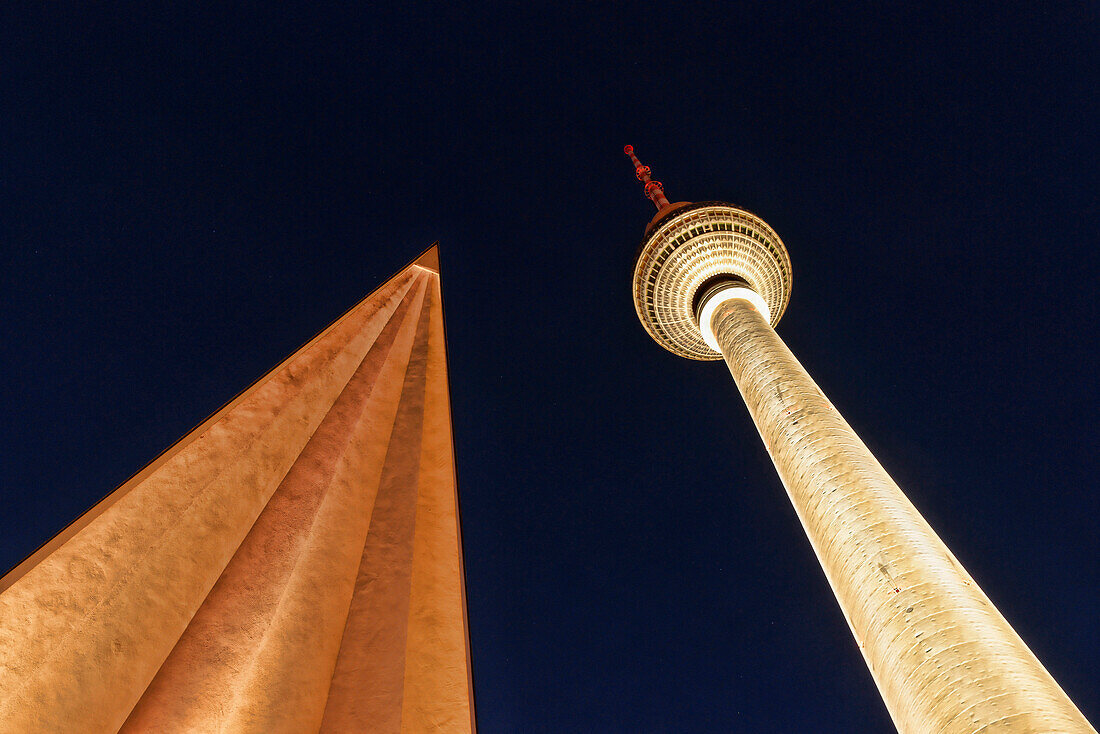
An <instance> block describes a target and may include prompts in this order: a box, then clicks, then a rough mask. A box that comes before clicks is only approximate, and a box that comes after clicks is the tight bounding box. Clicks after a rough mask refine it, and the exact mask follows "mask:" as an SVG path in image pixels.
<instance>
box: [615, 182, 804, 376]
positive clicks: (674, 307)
mask: <svg viewBox="0 0 1100 734" xmlns="http://www.w3.org/2000/svg"><path fill="white" fill-rule="evenodd" d="M724 280H727V281H731V282H732V284H738V285H742V287H743V286H744V285H747V286H748V287H749V288H750V289H751V290H753V291H755V292H756V293H757V294H759V295H760V297H761V298H762V299H763V301H764V303H765V304H766V305H767V310H768V312H769V313H768V314H767V315H766V317H770V321H771V325H772V326H775V325H776V324H777V323H778V322H779V319H780V317H782V316H783V312H784V311H785V310H786V308H787V301H788V300H790V297H791V258H790V256H789V255H788V254H787V248H786V247H784V246H783V241H782V240H781V239H779V235H777V234H776V233H775V230H773V229H772V228H771V227H769V226H768V225H767V223H766V222H765V221H764V220H763V219H761V218H760V217H758V216H756V215H755V214H753V213H751V212H748V211H746V210H744V209H741V208H739V207H736V206H733V205H732V204H727V203H724V202H720V201H705V202H700V203H697V204H691V203H687V202H680V203H677V204H670V205H668V206H666V207H663V208H662V209H661V210H659V211H658V212H657V215H656V216H655V217H654V218H653V221H651V222H650V223H649V226H648V227H646V231H645V236H644V238H643V240H642V245H641V247H640V248H639V249H638V254H637V256H636V257H635V259H634V308H635V310H636V311H637V312H638V318H639V319H640V320H641V322H642V326H644V327H645V330H646V331H648V332H649V335H650V336H652V337H653V338H654V339H655V340H656V341H657V343H658V344H660V345H661V346H662V347H664V348H665V349H667V350H669V351H670V352H672V353H673V354H678V355H680V356H681V357H687V358H688V359H698V360H718V359H722V355H721V353H719V352H718V351H716V350H715V349H713V348H711V347H710V346H709V345H708V344H707V342H706V341H705V340H704V338H703V334H702V332H701V330H700V328H699V321H698V318H697V316H698V315H697V313H696V312H697V309H698V308H699V306H700V305H701V304H700V299H701V298H702V297H703V295H704V294H705V293H704V292H707V291H710V290H711V289H712V287H713V286H715V285H717V284H719V283H721V282H722V281H724ZM738 281H743V283H738Z"/></svg>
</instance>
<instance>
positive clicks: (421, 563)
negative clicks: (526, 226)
mask: <svg viewBox="0 0 1100 734" xmlns="http://www.w3.org/2000/svg"><path fill="white" fill-rule="evenodd" d="M449 411H450V398H449V394H448V391H447V368H446V355H445V348H444V340H443V318H442V299H441V292H440V283H439V276H438V257H437V254H436V252H435V248H432V249H431V250H429V251H428V252H427V253H425V255H424V256H422V258H421V260H418V261H417V263H414V264H412V265H410V266H409V267H408V268H406V269H405V270H403V271H402V272H400V273H398V274H397V275H396V276H395V277H394V278H393V279H391V280H390V281H389V282H387V283H386V284H384V285H383V286H382V287H381V288H379V289H378V290H377V291H375V292H374V293H372V294H371V295H370V296H368V297H367V298H366V299H364V300H363V301H362V302H361V303H359V304H358V305H357V306H356V307H355V308H353V309H352V310H351V311H349V312H348V313H347V314H346V315H345V316H344V317H342V318H341V319H340V320H339V321H337V322H336V323H335V324H333V325H332V326H331V327H329V328H328V329H327V330H325V331H324V332H322V334H320V335H319V336H318V337H317V338H315V339H314V340H313V341H311V342H310V343H309V344H307V345H306V346H304V347H303V348H302V349H301V350H299V351H298V352H297V353H295V354H294V355H293V356H291V357H290V358H289V359H287V360H286V361H285V362H284V363H283V364H281V365H280V366H279V367H277V368H276V369H275V370H273V371H272V372H271V373H269V374H268V375H266V376H265V377H264V378H262V379H261V380H260V381H258V382H257V383H256V384H255V385H253V386H252V387H251V388H250V389H249V390H247V391H246V392H245V393H243V394H242V395H241V396H240V397H238V398H237V399H236V400H234V401H233V402H232V403H230V404H229V405H228V406H226V407H225V408H223V409H222V410H221V411H219V412H218V413H217V414H215V415H214V416H212V417H211V418H210V419H209V420H207V421H206V422H204V423H203V424H202V425H200V426H199V427H198V428H196V429H195V430H194V431H193V432H192V433H190V434H188V436H186V437H184V438H183V439H182V440H181V441H180V442H179V443H177V444H176V445H175V446H174V447H173V448H172V449H170V450H169V451H168V452H166V453H165V454H164V455H163V456H161V457H160V458H158V459H157V460H156V461H154V462H153V463H152V464H151V465H150V466H149V467H147V468H146V469H145V470H144V471H142V472H141V473H139V474H138V475H137V476H135V477H134V478H133V479H132V480H131V481H129V482H127V483H126V484H125V485H124V486H122V487H120V488H119V489H118V490H117V491H115V492H114V493H113V494H112V495H110V496H109V497H108V498H107V499H105V500H104V501H103V502H101V503H99V504H98V505H97V506H96V507H95V508H93V509H92V510H91V511H89V512H88V513H87V514H85V515H84V516H83V517H81V518H80V519H79V520H78V521H77V522H75V523H74V524H73V525H72V526H70V527H69V528H67V529H66V530H65V531H64V532H62V533H61V534H60V535H59V536H58V537H57V538H55V539H54V540H53V541H51V542H50V543H48V544H47V545H46V546H45V547H43V549H42V550H40V551H39V552H38V553H36V554H35V555H34V556H32V557H31V558H29V559H27V561H25V562H24V563H22V564H20V565H19V566H18V567H17V568H16V569H14V570H13V571H12V572H11V573H9V574H8V575H7V576H5V577H4V578H3V579H2V580H0V732H13V733H14V732H19V733H20V734H29V733H31V732H61V731H64V732H106V731H123V732H166V731H173V732H174V731H180V732H182V731H188V732H307V731H321V730H324V731H333V732H337V731H338V732H359V731H362V732H368V731H369V732H434V731H446V732H469V731H473V728H474V724H473V710H472V691H471V682H470V666H469V645H468V636H467V632H466V620H465V600H464V597H463V582H462V559H461V545H460V540H459V527H458V507H457V496H456V484H455V476H454V461H453V453H452V448H451V428H450V426H451V422H450V412H449Z"/></svg>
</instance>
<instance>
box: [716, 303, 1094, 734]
mask: <svg viewBox="0 0 1100 734" xmlns="http://www.w3.org/2000/svg"><path fill="white" fill-rule="evenodd" d="M709 318H710V323H709V324H703V325H702V326H703V330H704V332H705V331H706V330H707V327H710V329H712V330H713V331H712V333H713V334H714V335H715V337H716V340H717V343H718V346H719V347H720V349H721V352H722V355H723V357H724V358H725V360H726V364H727V365H728V366H729V369H730V372H731V374H732V375H733V378H734V380H735V381H736V383H737V387H738V389H739V390H740V391H741V395H742V397H743V398H744V399H745V403H746V405H747V406H748V409H749V412H750V413H751V415H752V419H753V422H754V423H755V424H756V427H757V429H758V430H759V432H760V436H761V438H762V439H763V440H764V445H765V446H766V447H767V450H768V453H769V454H770V455H771V457H772V460H773V462H774V463H775V467H776V469H777V470H778V472H779V476H780V478H781V479H782V480H783V485H784V486H785V487H786V489H787V493H788V495H789V496H790V498H791V502H792V503H793V504H794V508H795V511H796V512H797V513H798V517H799V519H800V520H801V522H802V525H803V527H804V528H805V530H806V534H807V536H809V539H810V543H811V544H812V545H813V549H814V552H815V553H816V554H817V557H818V560H819V561H820V562H821V566H822V568H823V569H824V571H825V575H826V577H827V578H828V580H829V584H830V585H831V586H832V588H833V592H834V593H835V594H836V598H837V601H838V602H839V603H840V607H841V609H842V611H843V612H844V616H845V618H846V619H847V621H848V624H849V626H850V627H851V629H852V632H853V634H854V635H855V638H856V641H857V643H858V644H859V648H860V650H861V651H862V653H863V656H864V658H865V659H866V661H867V664H868V666H869V667H870V669H871V674H872V676H873V677H874V679H875V682H876V684H877V685H878V687H879V689H880V691H881V693H882V696H883V699H884V700H885V702H886V707H887V708H888V709H889V711H890V715H891V716H892V717H893V720H894V723H895V725H896V726H897V727H898V729H899V730H900V731H902V732H905V733H906V734H909V733H915V732H928V733H930V734H931V733H933V732H935V733H937V734H953V733H958V734H963V733H966V734H976V733H977V732H986V731H993V730H997V731H1002V730H1003V731H1013V732H1040V731H1042V732H1054V731H1057V732H1094V731H1095V730H1094V729H1093V728H1092V727H1091V726H1090V725H1089V723H1088V722H1087V721H1086V720H1085V718H1084V716H1083V715H1082V714H1081V712H1080V711H1079V710H1078V709H1077V708H1076V707H1075V706H1074V705H1073V703H1072V702H1071V701H1070V700H1069V698H1068V697H1067V696H1066V694H1065V693H1064V692H1063V691H1062V689H1061V688H1060V687H1059V686H1058V684H1057V683H1056V682H1055V681H1054V679H1053V678H1052V677H1051V676H1050V674H1049V673H1047V671H1046V669H1044V668H1043V666H1042V664H1041V663H1040V662H1039V661H1038V659H1036V657H1035V656H1034V655H1033V654H1032V652H1031V651H1030V650H1029V649H1028V648H1027V646H1026V645H1025V644H1024V642H1023V641H1022V640H1021V639H1020V637H1019V636H1018V635H1017V634H1016V633H1015V631H1014V630H1013V629H1012V628H1011V627H1010V626H1009V624H1008V622H1007V621H1005V619H1004V617H1002V616H1001V614H1000V613H999V612H998V611H997V609H996V608H995V607H994V606H993V604H992V603H991V602H990V601H989V599H988V598H987V597H986V596H985V594H984V593H983V592H982V590H981V589H980V588H978V585H977V584H976V583H974V580H973V579H972V578H971V577H970V576H969V574H967V572H966V571H965V570H964V569H963V567H962V566H961V565H960V564H959V562H958V561H957V560H956V559H955V557H954V556H953V555H952V554H951V551H950V550H948V548H947V546H946V545H944V543H943V542H942V541H941V540H940V539H939V537H938V536H937V535H936V533H935V532H934V531H933V530H932V528H931V527H930V526H929V525H928V523H927V522H925V520H924V518H922V517H921V515H920V513H918V512H917V510H916V508H914V507H913V505H912V504H911V503H910V502H909V500H908V499H907V498H906V497H905V495H904V494H903V493H902V491H901V489H900V488H899V487H898V485H897V484H896V483H895V482H894V481H893V480H892V479H891V478H890V476H889V475H888V474H887V473H886V471H885V470H884V469H883V468H882V466H881V465H880V464H879V463H878V461H877V460H876V459H875V457H874V456H873V455H872V454H871V452H870V451H869V450H868V449H867V447H866V446H865V445H864V444H863V442H862V441H860V439H859V437H858V436H857V435H856V433H855V431H853V430H852V428H851V426H849V425H848V423H847V422H845V420H844V418H843V417H841V415H840V413H839V412H837V410H836V409H835V408H834V407H833V405H832V403H830V402H829V400H828V399H827V398H826V397H825V395H824V393H822V392H821V390H820V388H818V386H817V385H816V384H815V383H814V381H813V380H812V379H811V378H810V376H809V374H807V372H806V370H805V369H803V367H802V365H801V364H799V362H798V360H797V359H795V357H794V355H793V354H792V353H791V352H790V350H789V349H788V348H787V346H786V345H785V344H784V343H783V341H782V340H781V339H780V338H779V336H778V335H777V334H776V333H775V331H774V330H773V329H772V327H771V326H770V325H769V323H768V321H767V320H766V319H765V318H764V317H763V316H762V315H761V314H760V313H759V312H758V311H757V310H756V308H754V307H753V305H752V304H751V303H750V302H749V301H748V300H743V299H740V298H737V299H731V300H726V301H725V302H724V303H721V304H720V305H718V306H717V308H715V309H714V310H713V314H712V315H710V316H709Z"/></svg>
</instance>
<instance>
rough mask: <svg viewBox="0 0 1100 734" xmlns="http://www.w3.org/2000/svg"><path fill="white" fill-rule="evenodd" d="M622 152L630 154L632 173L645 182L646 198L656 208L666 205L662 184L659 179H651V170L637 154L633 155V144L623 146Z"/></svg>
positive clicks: (666, 200) (666, 199)
mask: <svg viewBox="0 0 1100 734" xmlns="http://www.w3.org/2000/svg"><path fill="white" fill-rule="evenodd" d="M623 152H624V153H626V154H627V155H628V156H630V160H631V161H632V162H633V163H634V175H635V176H637V177H638V180H639V181H641V182H642V183H644V184H645V195H646V198H647V199H649V200H650V201H652V202H653V206H655V207H657V209H658V210H661V209H664V208H665V207H666V206H668V198H666V197H665V187H664V185H663V184H662V183H661V182H660V181H655V180H653V171H651V170H650V168H649V166H647V165H645V164H643V163H642V162H641V161H640V160H638V156H636V155H634V146H633V145H627V146H624V147H623Z"/></svg>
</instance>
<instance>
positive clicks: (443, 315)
mask: <svg viewBox="0 0 1100 734" xmlns="http://www.w3.org/2000/svg"><path fill="white" fill-rule="evenodd" d="M438 248H439V242H438V241H437V242H435V243H433V244H432V246H431V247H429V248H428V250H432V249H436V250H437V251H438ZM428 250H425V252H427V251H428ZM418 259H419V258H418ZM438 262H439V261H438V260H437V263H438ZM419 267H424V266H419ZM425 269H427V268H425ZM433 272H434V273H435V276H436V281H435V283H436V289H437V290H438V296H439V320H440V323H442V325H443V366H444V377H445V382H446V387H447V418H448V422H449V423H450V426H451V476H452V477H453V479H454V488H455V523H456V524H457V525H458V528H457V532H458V573H459V578H460V580H461V581H462V583H461V584H460V585H459V586H460V588H461V590H462V627H463V633H464V634H465V636H466V678H467V685H468V686H469V691H470V731H471V732H472V734H477V713H476V711H477V707H476V698H477V697H476V695H475V693H474V667H473V658H472V650H471V647H470V618H469V607H468V606H467V603H466V560H465V559H466V552H465V547H464V546H463V539H462V504H461V502H460V499H461V496H462V492H461V490H460V489H459V487H458V466H457V463H458V459H457V455H456V453H455V430H454V411H453V410H452V407H453V406H452V403H451V358H450V349H448V347H447V311H446V304H445V303H444V302H443V276H442V267H440V269H439V270H437V271H433Z"/></svg>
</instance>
